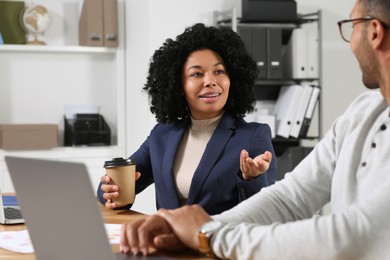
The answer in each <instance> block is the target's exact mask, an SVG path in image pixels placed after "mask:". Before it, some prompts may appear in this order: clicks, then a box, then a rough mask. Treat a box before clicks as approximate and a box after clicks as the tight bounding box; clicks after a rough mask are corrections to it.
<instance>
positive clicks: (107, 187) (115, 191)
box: [100, 172, 141, 209]
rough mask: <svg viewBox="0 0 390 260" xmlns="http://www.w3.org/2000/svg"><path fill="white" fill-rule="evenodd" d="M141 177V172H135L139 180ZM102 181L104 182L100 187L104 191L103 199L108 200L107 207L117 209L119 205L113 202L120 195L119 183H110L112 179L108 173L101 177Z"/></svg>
mask: <svg viewBox="0 0 390 260" xmlns="http://www.w3.org/2000/svg"><path fill="white" fill-rule="evenodd" d="M140 177H141V173H139V172H136V173H135V180H138V179H139V178H140ZM100 181H101V182H102V183H103V184H102V185H101V186H100V189H101V190H102V191H103V192H104V194H103V199H105V200H106V204H105V206H106V208H109V209H115V208H116V207H117V206H118V205H117V204H116V203H115V202H113V200H115V199H116V198H118V197H119V187H118V186H117V185H111V184H109V183H110V181H111V179H110V177H108V176H107V175H104V176H102V177H101V178H100Z"/></svg>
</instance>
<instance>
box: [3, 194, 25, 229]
mask: <svg viewBox="0 0 390 260" xmlns="http://www.w3.org/2000/svg"><path fill="white" fill-rule="evenodd" d="M21 223H24V219H23V216H22V212H21V211H20V207H19V206H18V203H17V201H16V197H15V196H7V195H2V194H1V190H0V224H5V225H7V224H21Z"/></svg>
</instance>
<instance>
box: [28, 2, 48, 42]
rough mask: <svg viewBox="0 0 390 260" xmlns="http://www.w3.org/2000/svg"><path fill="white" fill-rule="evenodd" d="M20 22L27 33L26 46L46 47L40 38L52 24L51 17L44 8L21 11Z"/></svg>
mask: <svg viewBox="0 0 390 260" xmlns="http://www.w3.org/2000/svg"><path fill="white" fill-rule="evenodd" d="M21 20H22V21H21V22H22V25H23V27H24V29H25V30H26V32H27V33H28V35H27V44H34V45H46V43H45V42H44V41H43V39H42V38H43V35H44V33H45V32H46V31H47V29H48V28H49V27H50V25H51V23H52V17H51V15H50V14H49V12H48V11H47V9H46V7H44V6H42V5H32V6H29V7H26V8H25V9H24V10H23V11H22V14H21Z"/></svg>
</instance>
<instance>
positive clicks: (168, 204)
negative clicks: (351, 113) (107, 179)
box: [98, 113, 276, 214]
mask: <svg viewBox="0 0 390 260" xmlns="http://www.w3.org/2000/svg"><path fill="white" fill-rule="evenodd" d="M190 122H191V120H190V119H186V120H183V122H180V123H172V124H157V125H156V126H155V127H154V128H153V129H152V131H151V133H150V135H149V137H148V138H147V139H146V141H145V142H144V143H143V144H142V145H141V147H140V148H139V149H138V150H137V151H136V152H135V153H134V154H133V155H131V156H130V158H131V159H132V160H134V161H135V162H136V168H137V171H139V172H141V177H140V179H138V180H137V182H136V193H139V192H141V191H143V190H144V189H145V188H146V187H148V186H149V185H150V184H152V183H154V184H155V190H156V204H157V205H156V206H157V209H159V208H166V209H175V208H178V207H180V204H179V196H178V194H177V191H176V185H175V180H174V174H173V165H174V160H175V157H176V151H177V149H178V147H179V144H180V141H181V139H182V136H183V134H184V132H185V130H186V129H187V128H188V127H189V124H190ZM242 149H246V150H247V151H248V153H249V156H250V157H252V158H254V157H255V156H257V155H259V154H262V153H264V152H265V151H270V152H271V153H272V156H273V157H272V162H271V165H270V168H269V169H268V171H267V172H266V173H264V174H262V175H260V176H258V177H257V178H255V179H252V180H250V181H246V180H244V179H242V174H241V171H240V153H241V150H242ZM275 179H276V156H275V153H274V150H273V146H272V143H271V130H270V128H269V126H268V125H266V124H259V123H247V122H246V121H245V120H244V119H242V118H237V117H234V116H231V115H228V114H226V113H225V114H224V115H223V117H222V119H221V121H220V123H219V125H218V126H217V128H216V130H215V131H214V133H213V135H212V136H211V138H210V140H209V142H208V144H207V146H206V149H205V151H204V153H203V156H202V158H201V160H200V163H199V165H198V167H197V169H196V171H195V173H194V176H193V179H192V182H191V186H190V190H189V195H188V199H187V202H186V203H187V204H199V205H200V206H202V207H203V208H204V209H205V211H206V212H207V213H209V214H217V213H221V212H223V211H225V210H227V209H230V208H232V207H234V206H235V205H237V204H238V203H239V202H241V201H242V200H244V199H246V198H248V197H250V196H252V195H253V194H255V193H257V192H258V191H260V190H261V188H263V187H266V186H269V185H271V184H273V183H275ZM102 195H103V193H102V191H101V190H100V185H99V188H98V197H99V200H100V201H101V202H102V203H104V202H105V201H104V199H103V198H102ZM129 207H131V205H129Z"/></svg>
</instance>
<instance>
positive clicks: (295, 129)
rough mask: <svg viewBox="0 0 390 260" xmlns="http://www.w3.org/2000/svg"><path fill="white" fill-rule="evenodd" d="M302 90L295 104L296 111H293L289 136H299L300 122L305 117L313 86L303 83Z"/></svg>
mask: <svg viewBox="0 0 390 260" xmlns="http://www.w3.org/2000/svg"><path fill="white" fill-rule="evenodd" d="M302 87H303V92H302V96H301V98H300V101H299V103H298V104H297V106H298V107H297V111H296V113H295V118H294V120H293V124H292V126H291V131H290V136H291V137H293V138H298V137H299V132H300V131H301V127H302V122H303V119H304V118H305V112H306V110H307V107H308V105H309V101H310V97H311V93H312V92H313V87H312V86H310V85H309V84H303V85H302Z"/></svg>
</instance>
